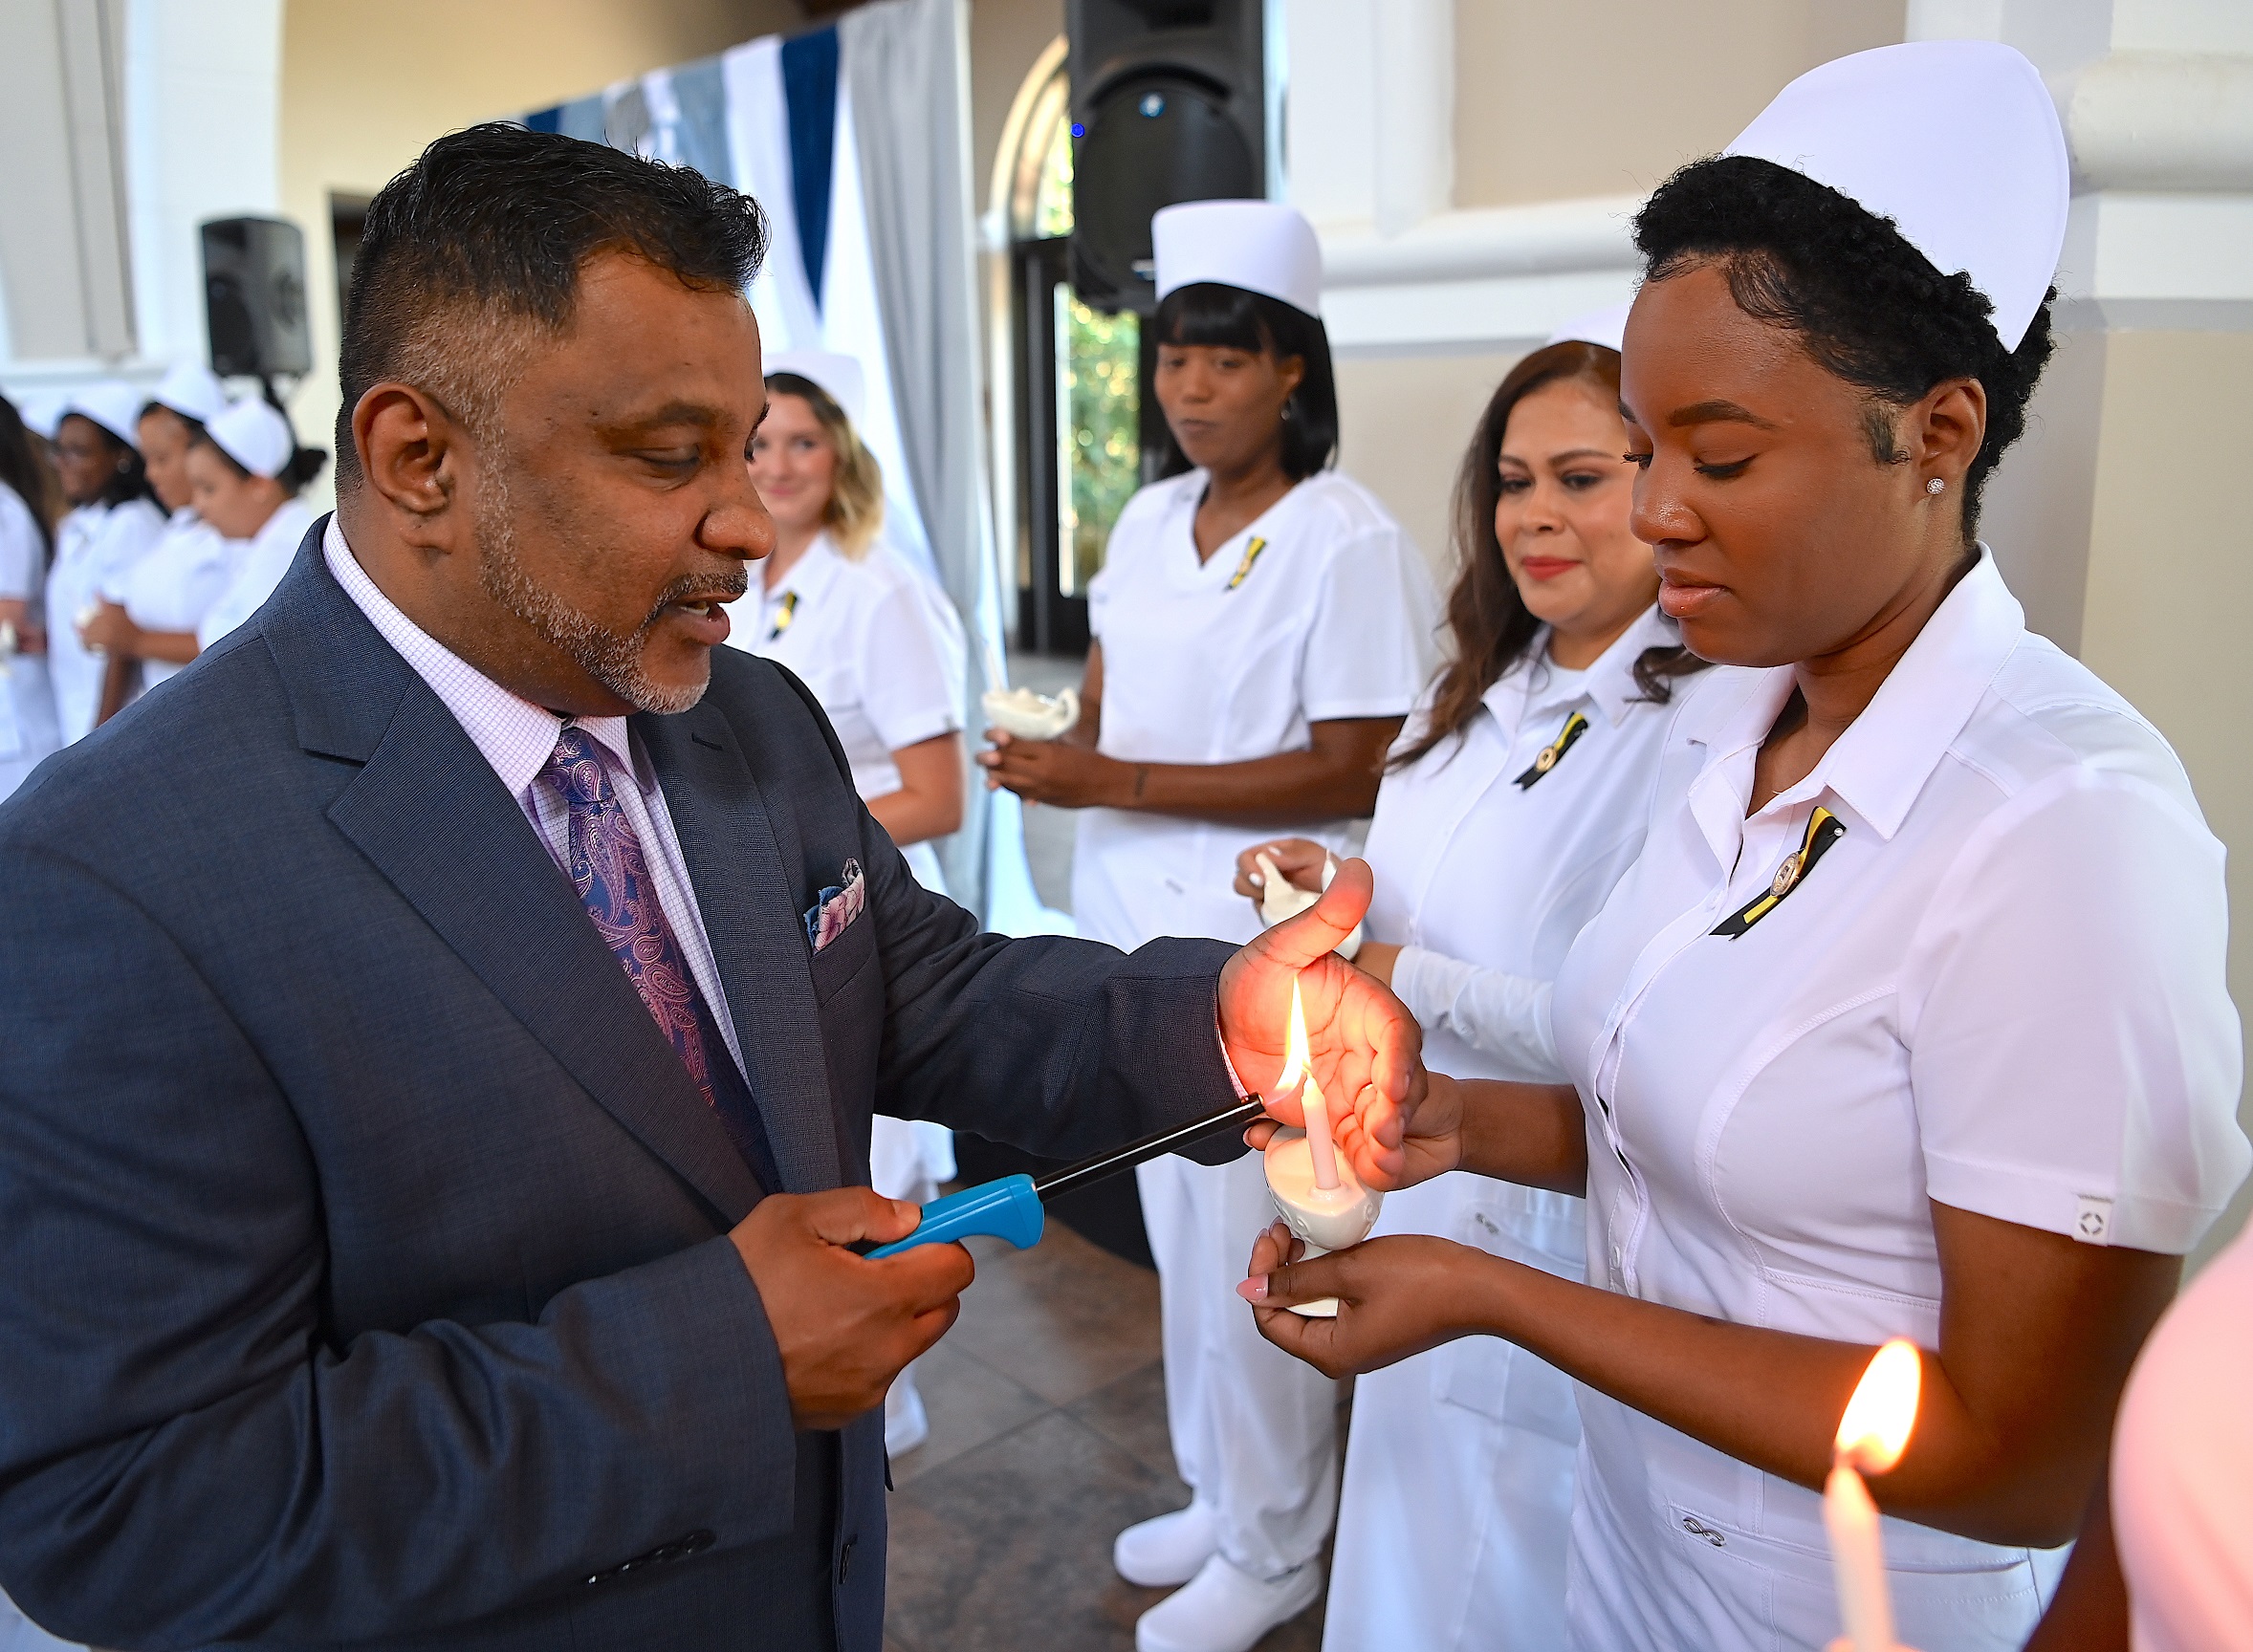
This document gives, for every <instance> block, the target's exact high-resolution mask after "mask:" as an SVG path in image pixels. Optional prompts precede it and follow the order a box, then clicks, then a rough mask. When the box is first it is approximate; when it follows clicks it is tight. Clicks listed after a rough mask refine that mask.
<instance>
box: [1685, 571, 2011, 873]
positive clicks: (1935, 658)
mask: <svg viewBox="0 0 2253 1652" xmlns="http://www.w3.org/2000/svg"><path fill="white" fill-rule="evenodd" d="M1979 553H1980V559H1979V561H1978V562H1976V563H1974V564H1973V565H1972V569H1971V572H1969V573H1968V574H1966V575H1964V576H1963V577H1962V578H1961V579H1959V580H1958V581H1957V585H1956V589H1955V590H1953V591H1951V592H1949V593H1948V595H1947V597H1946V598H1944V599H1943V600H1942V601H1941V603H1940V606H1939V607H1938V608H1937V609H1936V610H1935V611H1934V614H1933V617H1932V618H1931V619H1928V620H1926V621H1925V626H1924V629H1923V630H1922V631H1920V632H1918V633H1917V636H1916V640H1915V641H1914V642H1912V643H1910V644H1909V650H1908V652H1907V653H1905V654H1903V655H1902V656H1901V660H1900V663H1898V664H1896V665H1895V666H1894V667H1893V669H1892V675H1890V676H1889V677H1887V678H1886V680H1885V682H1884V683H1883V684H1881V685H1879V687H1878V690H1877V693H1876V695H1875V696H1874V697H1873V698H1872V699H1871V700H1870V705H1869V706H1867V707H1866V708H1865V709H1864V710H1863V712H1862V715H1861V716H1859V717H1857V718H1855V719H1854V722H1853V725H1852V727H1850V728H1848V729H1847V731H1846V732H1845V733H1843V734H1841V735H1840V736H1839V737H1838V739H1837V740H1836V741H1835V742H1834V743H1833V744H1832V746H1831V748H1830V750H1828V751H1826V752H1825V753H1824V754H1823V760H1822V761H1821V762H1820V763H1818V764H1816V765H1815V768H1814V770H1813V772H1810V773H1809V774H1808V775H1807V777H1806V778H1805V779H1804V780H1802V781H1801V782H1800V783H1799V784H1798V785H1796V786H1794V787H1792V788H1791V789H1790V790H1789V791H1787V792H1784V793H1781V794H1780V795H1779V796H1778V797H1777V798H1776V799H1775V802H1776V803H1783V804H1790V803H1794V802H1798V801H1800V800H1803V799H1805V798H1807V797H1813V796H1817V795H1819V794H1821V793H1824V792H1826V791H1827V792H1830V793H1834V794H1835V795H1836V796H1838V797H1839V798H1841V799H1842V800H1843V801H1844V802H1845V803H1846V804H1847V805H1848V807H1849V808H1851V809H1852V810H1853V811H1854V813H1855V814H1856V815H1859V816H1860V817H1861V818H1862V819H1863V820H1864V821H1866V822H1867V823H1868V824H1869V825H1870V828H1871V829H1872V830H1873V831H1875V832H1876V833H1877V835H1878V836H1879V837H1886V838H1891V837H1892V836H1893V834H1894V833H1895V832H1898V831H1899V830H1900V829H1901V822H1902V821H1903V820H1905V819H1906V818H1907V817H1908V815H1909V811H1910V808H1911V807H1912V806H1913V805H1914V803H1915V801H1916V798H1917V794H1918V793H1921V792H1922V791H1923V790H1924V785H1925V782H1926V781H1927V780H1929V779H1930V778H1931V777H1932V773H1933V771H1934V770H1935V769H1936V768H1937V767H1938V766H1939V762H1940V758H1941V757H1942V756H1943V755H1944V754H1945V753H1946V751H1947V750H1948V748H1949V747H1950V746H1951V745H1952V744H1954V742H1955V740H1956V737H1957V736H1958V734H1960V733H1961V732H1962V731H1963V726H1964V725H1965V724H1966V723H1968V722H1969V721H1970V720H1971V715H1972V712H1973V711H1975V710H1976V709H1978V707H1979V704H1980V699H1981V698H1982V697H1983V696H1984V695H1985V694H1986V692H1987V688H1988V686H1989V685H1991V684H1992V683H1993V682H1994V681H1995V674H1996V673H1997V672H1998V671H2000V670H2001V669H2002V665H2003V662H2004V661H2006V660H2007V659H2009V657H2010V655H2011V652H2012V651H2013V650H2014V649H2015V648H2016V647H2017V646H2018V644H2019V641H2020V640H2021V639H2022V638H2023V637H2024V636H2025V634H2026V614H2025V610H2024V609H2023V608H2022V607H2020V606H2019V601H2018V598H2015V597H2013V596H2012V595H2011V594H2010V588H2009V587H2008V586H2006V585H2004V584H2003V582H2002V575H2001V572H2000V571H1999V570H1998V569H1997V568H1996V566H1995V555H1994V553H1993V552H1991V551H1989V550H1988V549H1987V547H1986V546H1984V545H1981V546H1980V548H1979ZM1793 685H1794V678H1793V674H1792V669H1791V667H1790V666H1788V665H1779V666H1776V667H1774V668H1773V669H1770V670H1767V671H1756V672H1747V673H1745V682H1744V685H1743V687H1742V688H1741V689H1740V690H1738V691H1735V692H1722V693H1718V694H1716V695H1712V696H1709V697H1707V698H1706V702H1705V703H1704V704H1702V705H1699V706H1695V707H1694V708H1693V710H1692V712H1691V713H1689V714H1688V715H1686V716H1685V719H1684V723H1683V729H1682V732H1683V736H1684V737H1685V738H1686V739H1688V740H1690V741H1692V742H1694V743H1695V744H1699V745H1703V746H1705V747H1706V748H1707V749H1708V750H1707V758H1706V767H1705V769H1704V771H1703V772H1701V773H1700V775H1699V777H1698V779H1697V781H1696V783H1695V786H1694V787H1693V788H1692V790H1693V793H1697V792H1702V791H1704V790H1705V789H1706V787H1707V786H1708V784H1709V783H1711V782H1713V781H1714V780H1715V776H1716V774H1717V771H1718V770H1720V769H1721V768H1722V766H1723V765H1725V764H1726V763H1727V761H1728V759H1729V758H1731V757H1733V756H1736V755H1738V754H1739V753H1741V752H1743V751H1744V750H1747V749H1748V748H1756V749H1757V748H1758V747H1759V746H1760V744H1761V741H1763V740H1765V739H1766V738H1767V736H1768V730H1769V729H1770V728H1774V727H1775V723H1776V718H1777V716H1778V715H1779V714H1780V713H1781V712H1782V711H1783V706H1784V703H1785V702H1786V701H1787V700H1789V699H1790V698H1791V692H1792V688H1793ZM1748 772H1749V771H1748ZM1748 800H1749V793H1746V795H1745V796H1742V797H1739V799H1738V805H1737V806H1738V810H1739V817H1741V814H1742V809H1743V805H1744V803H1745V802H1746V801H1748ZM1771 807H1773V804H1772V805H1771Z"/></svg>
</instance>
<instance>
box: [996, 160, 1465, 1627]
mask: <svg viewBox="0 0 2253 1652" xmlns="http://www.w3.org/2000/svg"><path fill="white" fill-rule="evenodd" d="M1151 239H1152V242H1153V244H1154V246H1155V249H1156V253H1157V265H1158V269H1157V286H1158V293H1159V295H1160V303H1159V306H1158V313H1157V316H1156V318H1155V320H1154V321H1153V322H1152V323H1151V326H1152V336H1153V337H1154V338H1155V340H1156V350H1157V369H1156V393H1157V399H1158V403H1159V406H1160V407H1161V408H1162V409H1163V411H1164V413H1165V416H1166V424H1167V428H1168V429H1169V431H1170V433H1171V438H1172V440H1173V442H1174V443H1175V445H1176V446H1177V447H1178V452H1177V453H1175V454H1172V455H1169V462H1168V466H1167V470H1166V478H1167V479H1166V480H1163V481H1160V482H1156V483H1153V484H1151V485H1150V486H1149V487H1147V488H1145V489H1142V490H1141V491H1140V492H1138V493H1136V494H1135V496H1134V497H1133V498H1132V499H1131V500H1129V501H1128V502H1127V507H1126V509H1125V510H1124V511H1122V512H1121V513H1120V516H1119V520H1118V523H1117V525H1116V526H1114V527H1113V529H1112V530H1111V536H1110V542H1109V548H1108V550H1107V552H1106V553H1105V566H1104V569H1103V571H1102V572H1101V573H1100V574H1098V575H1097V576H1096V577H1095V579H1094V580H1093V581H1092V583H1091V585H1090V587H1089V591H1088V603H1089V623H1090V626H1091V628H1092V629H1093V630H1094V632H1095V642H1094V644H1093V645H1092V646H1091V647H1090V648H1089V650H1088V655H1087V670H1086V677H1085V680H1084V682H1083V685H1082V688H1081V722H1080V726H1079V727H1078V728H1076V729H1075V730H1073V731H1072V732H1071V733H1070V734H1069V735H1068V736H1067V737H1065V738H1064V739H1061V740H1056V741H1027V740H1015V741H1013V740H1011V739H1010V738H1008V737H1007V736H1006V735H1002V734H998V733H990V738H992V739H993V740H994V741H995V749H994V750H990V751H986V752H984V753H981V756H980V761H981V762H983V763H985V764H986V766H987V768H988V771H989V773H990V775H991V777H992V780H993V781H994V782H995V783H996V784H999V785H1002V786H1006V787H1008V788H1009V789H1010V790H1012V791H1014V792H1017V793H1019V794H1021V795H1022V796H1024V797H1026V798H1028V799H1031V800H1033V801H1036V802H1042V803H1054V804H1061V805H1063V806H1066V807H1070V808H1083V809H1085V810H1086V813H1085V814H1084V815H1082V816H1081V818H1080V822H1079V837H1078V844H1077V848H1076V852H1075V858H1074V861H1073V870H1072V911H1073V917H1074V919H1075V921H1076V922H1077V924H1079V928H1080V933H1081V934H1083V935H1085V936H1091V937H1093V938H1095V939H1097V940H1101V941H1107V942H1109V943H1111V944H1112V945H1113V946H1121V947H1134V946H1141V945H1142V944H1143V943H1145V942H1147V941H1149V940H1151V939H1152V938H1154V937H1156V936H1161V935H1205V936H1213V937H1216V938H1218V939H1221V940H1229V941H1244V940H1249V939H1250V938H1251V937H1252V936H1253V935H1255V934H1256V933H1258V924H1257V923H1256V921H1255V920H1254V918H1253V916H1252V913H1251V910H1250V908H1249V907H1248V906H1246V905H1245V903H1244V902H1242V901H1240V900H1239V899H1237V897H1236V894H1235V892H1234V883H1235V879H1236V851H1237V849H1238V848H1240V847H1241V846H1242V845H1243V843H1244V841H1245V839H1246V837H1248V836H1249V835H1250V834H1252V833H1256V832H1259V831H1261V830H1268V831H1282V832H1286V833H1297V834H1298V835H1301V836H1304V837H1311V838H1314V839H1316V840H1318V841H1320V842H1322V843H1323V844H1325V845H1326V846H1329V847H1340V846H1343V845H1344V844H1345V841H1346V838H1347V836H1348V833H1349V830H1350V823H1351V822H1352V821H1353V820H1354V819H1356V818H1357V817H1360V816H1365V815H1367V814H1368V812H1369V810H1370V808H1371V806H1372V805H1373V804H1374V802H1375V800H1376V791H1377V775H1378V770H1379V767H1380V765H1381V763H1382V761H1383V756H1384V752H1385V750H1386V748H1387V747H1388V746H1389V744H1390V742H1391V740H1392V737H1393V735H1394V734H1395V733H1397V732H1398V730H1399V728H1400V724H1401V720H1402V718H1403V717H1404V716H1405V715H1406V714H1407V712H1408V710H1409V708H1410V706H1411V705H1412V704H1413V703H1414V701H1415V698H1416V695H1417V694H1418V692H1419V691H1420V690H1421V689H1422V687H1423V685H1424V684H1425V682H1426V680H1427V679H1428V678H1429V676H1430V672H1431V668H1432V665H1433V661H1434V650H1433V623H1434V619H1435V614H1434V609H1435V606H1436V604H1435V602H1434V601H1433V595H1432V589H1431V582H1430V579H1429V576H1427V575H1426V573H1425V570H1424V565H1423V561H1422V558H1421V557H1420V556H1419V555H1418V554H1417V553H1416V551H1415V548H1414V547H1413V546H1412V545H1411V544H1410V543H1409V540H1408V537H1407V535H1406V534H1405V533H1402V532H1401V530H1400V527H1399V525H1398V524H1397V523H1395V522H1394V521H1393V520H1392V518H1391V517H1390V516H1389V515H1388V514H1387V513H1386V511H1385V509H1384V507H1383V506H1381V505H1379V504H1378V503H1377V501H1376V499H1375V498H1374V496H1372V495H1371V494H1370V493H1369V492H1368V491H1367V489H1364V488H1362V487H1360V486H1359V485H1358V484H1356V483H1354V482H1353V481H1351V480H1349V479H1348V478H1346V477H1345V476H1343V475H1341V474H1339V473H1338V472H1337V471H1335V470H1333V469H1331V468H1329V465H1330V462H1331V457H1332V454H1333V452H1334V450H1335V448H1336V446H1337V432H1338V411H1337V396H1336V392H1335V389H1334V387H1333V380H1332V375H1331V366H1330V355H1329V340H1328V337H1327V335H1326V334H1325V333H1324V332H1323V325H1322V322H1321V320H1320V318H1319V312H1320V309H1321V304H1322V254H1321V250H1320V248H1319V246H1318V244H1317V242H1316V240H1315V236H1314V231H1313V229H1312V228H1311V227H1309V226H1308V224H1307V222H1306V220H1305V219H1303V218H1301V216H1300V215H1299V214H1298V213H1296V212H1294V211H1292V210H1291V209H1290V208H1289V207H1287V206H1278V205H1273V204H1270V203H1267V202H1258V201H1214V202H1199V203H1193V204H1192V205H1188V206H1170V207H1168V208H1166V209H1165V210H1164V211H1162V212H1160V213H1159V214H1158V215H1157V216H1156V218H1155V219H1154V220H1153V222H1152V224H1151ZM1259 1077H1261V1078H1264V1077H1266V1075H1260V1076H1259ZM1136 1176H1137V1182H1138V1185H1139V1187H1140V1190H1141V1194H1142V1205H1143V1215H1144V1219H1145V1221H1146V1223H1147V1225H1148V1229H1149V1239H1150V1250H1151V1253H1152V1254H1153V1255H1154V1256H1155V1258H1156V1260H1157V1264H1158V1275H1159V1284H1160V1299H1161V1306H1162V1310H1163V1315H1164V1333H1165V1352H1166V1411H1167V1420H1168V1423H1169V1425H1170V1429H1171V1433H1172V1441H1173V1453H1174V1458H1175V1460H1176V1462H1177V1464H1178V1465H1179V1467H1180V1470H1181V1476H1182V1478H1183V1479H1184V1480H1186V1481H1187V1482H1188V1483H1189V1485H1190V1487H1191V1488H1192V1490H1193V1492H1194V1493H1195V1496H1194V1500H1193V1501H1192V1504H1191V1506H1190V1507H1189V1508H1188V1509H1185V1510H1182V1511H1179V1512H1177V1513H1174V1514H1170V1515H1165V1516H1161V1517H1160V1518H1158V1519H1156V1520H1152V1521H1146V1522H1144V1523H1142V1524H1140V1525H1137V1526H1134V1527H1131V1528H1129V1529H1128V1530H1127V1532H1123V1533H1121V1535H1120V1537H1119V1540H1118V1543H1117V1545H1116V1548H1115V1552H1114V1559H1115V1562H1116V1564H1117V1566H1118V1569H1119V1571H1120V1573H1121V1574H1122V1575H1123V1576H1126V1577H1127V1578H1128V1579H1129V1580H1130V1581H1132V1582H1136V1583H1141V1584H1145V1585H1161V1584H1169V1583H1183V1582H1186V1583H1188V1585H1189V1586H1188V1587H1187V1588H1185V1589H1183V1590H1182V1591H1181V1592H1180V1593H1179V1594H1177V1595H1175V1596H1173V1597H1172V1598H1169V1599H1167V1600H1165V1601H1162V1602H1160V1603H1159V1604H1158V1605H1156V1606H1154V1607H1152V1608H1151V1609H1150V1610H1149V1611H1148V1613H1146V1614H1145V1615H1144V1616H1143V1618H1142V1619H1141V1621H1140V1622H1139V1623H1138V1624H1137V1626H1136V1643H1137V1645H1138V1646H1140V1647H1141V1648H1142V1649H1143V1652H1170V1649H1174V1648H1179V1649H1182V1652H1190V1649H1206V1648H1211V1649H1215V1652H1228V1649H1233V1652H1241V1649H1242V1648H1244V1647H1248V1646H1250V1645H1251V1644H1252V1642H1253V1641H1256V1640H1258V1637H1259V1636H1260V1635H1261V1634H1262V1633H1264V1632H1265V1631H1266V1629H1267V1628H1269V1627H1270V1626H1272V1625H1273V1624H1275V1623H1279V1622H1281V1621H1282V1620H1283V1619H1287V1618H1290V1617H1292V1616H1294V1615H1295V1614H1297V1613H1298V1612H1300V1611H1301V1610H1303V1609H1304V1608H1305V1607H1306V1605H1307V1604H1308V1603H1310V1602H1311V1601H1312V1600H1313V1599H1314V1598H1315V1595H1316V1594H1317V1592H1318V1591H1319V1589H1320V1587H1321V1579H1320V1577H1319V1576H1318V1574H1317V1568H1316V1565H1315V1562H1316V1559H1317V1556H1318V1555H1319V1554H1320V1552H1321V1549H1322V1542H1323V1536H1324V1534H1325V1533H1326V1532H1327V1531H1328V1529H1329V1524H1330V1516H1331V1513H1332V1511H1333V1508H1334V1499H1335V1496H1336V1492H1335V1476H1336V1449H1337V1447H1336V1441H1335V1423H1334V1418H1333V1412H1334V1406H1335V1397H1334V1393H1333V1390H1332V1386H1331V1384H1330V1383H1329V1382H1328V1381H1326V1380H1323V1378H1321V1377H1320V1376H1318V1375H1317V1374H1315V1373H1314V1372H1312V1371H1310V1370H1308V1369H1307V1368H1306V1367H1304V1366H1299V1365H1295V1364H1294V1363H1293V1362H1292V1361H1291V1360H1289V1359H1281V1358H1279V1357H1278V1356H1277V1354H1276V1352H1275V1351H1274V1350H1273V1349H1271V1348H1269V1347H1268V1346H1267V1345H1266V1344H1265V1343H1263V1342H1262V1341H1260V1340H1259V1338H1258V1334H1257V1332H1256V1331H1255V1330H1254V1328H1253V1327H1252V1326H1251V1325H1250V1324H1249V1323H1248V1322H1247V1320H1246V1316H1245V1315H1244V1314H1243V1312H1242V1305H1241V1304H1240V1303H1239V1302H1238V1301H1236V1297H1235V1295H1234V1292H1233V1285H1234V1281H1235V1279H1236V1276H1237V1274H1238V1273H1239V1272H1240V1271H1241V1268H1242V1254H1241V1252H1242V1250H1243V1246H1244V1240H1245V1236H1246V1235H1247V1234H1249V1233H1251V1232H1252V1231H1254V1230H1255V1229H1256V1228H1258V1226H1259V1224H1260V1223H1261V1222H1262V1221H1263V1220H1264V1218H1265V1217H1266V1215H1268V1214H1269V1213H1271V1209H1272V1207H1271V1206H1270V1205H1269V1203H1268V1198H1267V1185H1266V1181H1265V1178H1264V1176H1263V1174H1262V1171H1261V1167H1260V1164H1259V1162H1258V1159H1257V1158H1245V1159H1239V1160H1238V1161H1236V1163H1233V1164H1228V1165H1222V1166H1219V1167H1210V1166H1206V1165H1201V1164H1194V1163H1191V1162H1189V1161H1188V1160H1185V1159H1179V1158H1169V1159H1163V1160H1160V1161H1158V1162H1157V1163H1152V1164H1146V1165H1144V1166H1142V1167H1141V1169H1140V1170H1138V1171H1137V1173H1136Z"/></svg>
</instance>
